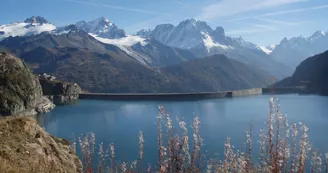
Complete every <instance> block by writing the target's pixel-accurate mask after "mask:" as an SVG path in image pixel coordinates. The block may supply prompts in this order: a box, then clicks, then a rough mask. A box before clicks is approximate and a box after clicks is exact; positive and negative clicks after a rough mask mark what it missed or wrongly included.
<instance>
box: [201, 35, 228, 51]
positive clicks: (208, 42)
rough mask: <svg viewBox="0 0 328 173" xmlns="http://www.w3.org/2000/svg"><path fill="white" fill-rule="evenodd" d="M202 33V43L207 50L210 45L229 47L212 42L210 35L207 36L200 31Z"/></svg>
mask: <svg viewBox="0 0 328 173" xmlns="http://www.w3.org/2000/svg"><path fill="white" fill-rule="evenodd" d="M202 35H203V36H204V39H203V43H204V45H205V46H206V48H207V50H208V51H209V49H210V48H212V47H220V48H223V49H231V47H230V46H226V45H222V44H219V43H217V42H214V41H213V39H212V37H211V36H209V35H208V34H207V33H204V32H202Z"/></svg>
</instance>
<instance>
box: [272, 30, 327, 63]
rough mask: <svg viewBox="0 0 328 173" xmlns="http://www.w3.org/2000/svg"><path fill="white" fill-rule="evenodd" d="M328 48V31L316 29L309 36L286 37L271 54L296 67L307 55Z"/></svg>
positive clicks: (276, 58)
mask: <svg viewBox="0 0 328 173" xmlns="http://www.w3.org/2000/svg"><path fill="white" fill-rule="evenodd" d="M326 50H328V32H323V31H316V32H315V33H314V34H313V35H311V36H309V37H303V36H299V37H293V38H291V39H287V38H284V39H283V40H282V41H281V42H280V44H278V45H277V46H275V48H274V49H273V51H272V53H271V56H272V57H273V58H274V59H275V60H277V61H279V62H281V63H283V64H285V65H287V66H289V67H291V68H293V69H295V67H297V66H298V65H299V64H300V63H301V62H302V61H303V60H305V59H306V58H307V57H310V56H313V55H316V54H319V53H322V52H325V51H326Z"/></svg>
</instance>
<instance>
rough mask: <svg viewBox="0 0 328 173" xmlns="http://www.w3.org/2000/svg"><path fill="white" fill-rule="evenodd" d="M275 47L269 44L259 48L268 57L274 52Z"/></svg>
mask: <svg viewBox="0 0 328 173" xmlns="http://www.w3.org/2000/svg"><path fill="white" fill-rule="evenodd" d="M275 47H276V45H273V44H269V45H266V46H260V48H261V49H262V51H263V52H265V53H266V54H268V55H270V54H271V53H272V51H273V50H274V48H275Z"/></svg>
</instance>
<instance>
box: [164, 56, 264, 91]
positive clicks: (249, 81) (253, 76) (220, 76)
mask: <svg viewBox="0 0 328 173" xmlns="http://www.w3.org/2000/svg"><path fill="white" fill-rule="evenodd" d="M161 72H162V73H164V74H166V76H167V77H168V79H169V80H170V81H171V82H174V83H177V84H178V86H179V87H182V88H183V87H184V88H185V89H187V90H190V91H194V92H197V91H202V90H203V91H204V90H205V91H222V90H238V89H245V88H255V87H265V86H268V85H269V84H270V75H269V74H268V73H266V72H265V71H262V70H259V69H257V68H252V67H250V66H247V65H246V64H244V63H241V62H239V61H236V60H233V59H230V58H227V57H226V56H224V55H213V56H210V57H206V58H201V59H195V60H190V61H188V62H184V63H182V64H179V65H174V66H169V67H165V68H162V69H161Z"/></svg>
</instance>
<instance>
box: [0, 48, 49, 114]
mask: <svg viewBox="0 0 328 173" xmlns="http://www.w3.org/2000/svg"><path fill="white" fill-rule="evenodd" d="M52 108H54V104H52V102H51V101H49V99H47V98H45V97H43V93H42V89H41V85H40V83H39V80H38V78H37V76H35V75H34V74H33V73H32V72H31V71H30V70H29V69H28V67H27V66H26V65H25V63H23V62H22V61H21V60H20V59H19V58H16V57H14V56H12V55H10V54H8V53H5V52H0V116H1V115H2V116H6V115H33V114H37V113H44V112H47V111H49V110H51V109H52Z"/></svg>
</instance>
